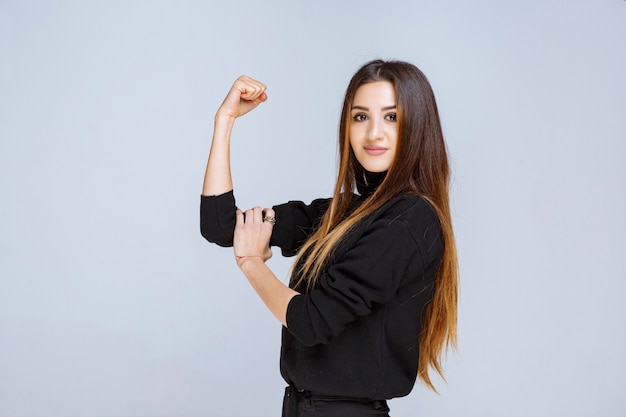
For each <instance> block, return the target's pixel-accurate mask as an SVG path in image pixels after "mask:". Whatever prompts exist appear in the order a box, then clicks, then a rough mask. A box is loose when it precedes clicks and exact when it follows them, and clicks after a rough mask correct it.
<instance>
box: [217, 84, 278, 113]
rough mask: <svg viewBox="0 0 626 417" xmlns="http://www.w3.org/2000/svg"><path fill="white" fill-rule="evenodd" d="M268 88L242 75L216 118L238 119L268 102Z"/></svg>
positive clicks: (231, 89)
mask: <svg viewBox="0 0 626 417" xmlns="http://www.w3.org/2000/svg"><path fill="white" fill-rule="evenodd" d="M266 89H267V86H266V85H265V84H263V83H262V82H260V81H257V80H255V79H253V78H250V77H247V76H245V75H242V76H241V77H239V78H237V79H236V80H235V82H234V83H233V86H232V87H231V88H230V91H229V92H228V94H227V95H226V98H225V99H224V102H223V103H222V105H221V106H220V108H219V109H218V110H217V115H216V117H218V118H219V117H222V116H223V117H229V118H233V119H236V118H237V117H239V116H243V115H244V114H246V113H248V112H249V111H250V110H252V109H254V108H255V107H256V106H258V105H259V104H261V103H263V102H264V101H265V100H267V94H265V90H266Z"/></svg>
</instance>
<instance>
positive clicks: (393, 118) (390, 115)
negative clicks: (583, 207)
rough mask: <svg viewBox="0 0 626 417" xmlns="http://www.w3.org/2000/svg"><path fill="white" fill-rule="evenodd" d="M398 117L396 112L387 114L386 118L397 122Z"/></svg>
mask: <svg viewBox="0 0 626 417" xmlns="http://www.w3.org/2000/svg"><path fill="white" fill-rule="evenodd" d="M397 117H398V116H397V115H396V114H395V113H389V114H387V115H385V120H388V121H390V122H395V121H396V118H397Z"/></svg>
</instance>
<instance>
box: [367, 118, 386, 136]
mask: <svg viewBox="0 0 626 417" xmlns="http://www.w3.org/2000/svg"><path fill="white" fill-rule="evenodd" d="M382 133H383V127H382V123H381V121H380V120H378V119H377V118H372V119H370V122H369V123H368V126H367V138H368V139H369V140H379V139H382Z"/></svg>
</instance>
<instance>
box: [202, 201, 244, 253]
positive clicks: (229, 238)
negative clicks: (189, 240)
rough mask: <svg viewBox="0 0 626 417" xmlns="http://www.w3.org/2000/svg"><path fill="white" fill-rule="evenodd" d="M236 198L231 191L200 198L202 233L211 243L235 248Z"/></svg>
mask: <svg viewBox="0 0 626 417" xmlns="http://www.w3.org/2000/svg"><path fill="white" fill-rule="evenodd" d="M236 209H237V208H236V206H235V196H234V194H233V192H232V190H231V191H228V192H226V193H224V194H220V195H216V196H204V195H203V196H201V197H200V233H201V234H202V236H203V237H204V238H205V239H206V240H208V241H209V242H211V243H216V244H218V245H220V246H225V247H228V246H233V235H234V232H235V210H236Z"/></svg>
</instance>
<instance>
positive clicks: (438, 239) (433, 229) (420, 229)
mask: <svg viewBox="0 0 626 417" xmlns="http://www.w3.org/2000/svg"><path fill="white" fill-rule="evenodd" d="M372 220H373V222H374V223H375V224H377V225H379V226H381V227H384V228H386V229H387V230H388V231H393V234H394V235H396V236H397V238H400V236H404V238H403V240H404V241H405V243H406V244H409V242H412V244H413V245H416V247H418V248H419V250H420V252H421V253H422V254H424V255H426V254H427V253H430V254H429V255H427V256H426V257H427V258H431V257H433V256H434V257H436V256H438V254H439V252H440V251H441V249H442V248H443V232H442V229H441V224H440V221H439V217H438V216H437V213H436V212H435V209H434V208H433V206H432V205H431V204H430V203H429V202H428V201H427V200H426V199H425V198H424V197H421V196H419V195H404V196H400V197H397V198H394V199H392V200H390V201H389V202H388V203H386V204H384V205H383V206H382V207H381V208H380V210H379V211H378V213H376V214H375V215H374V219H372Z"/></svg>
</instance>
